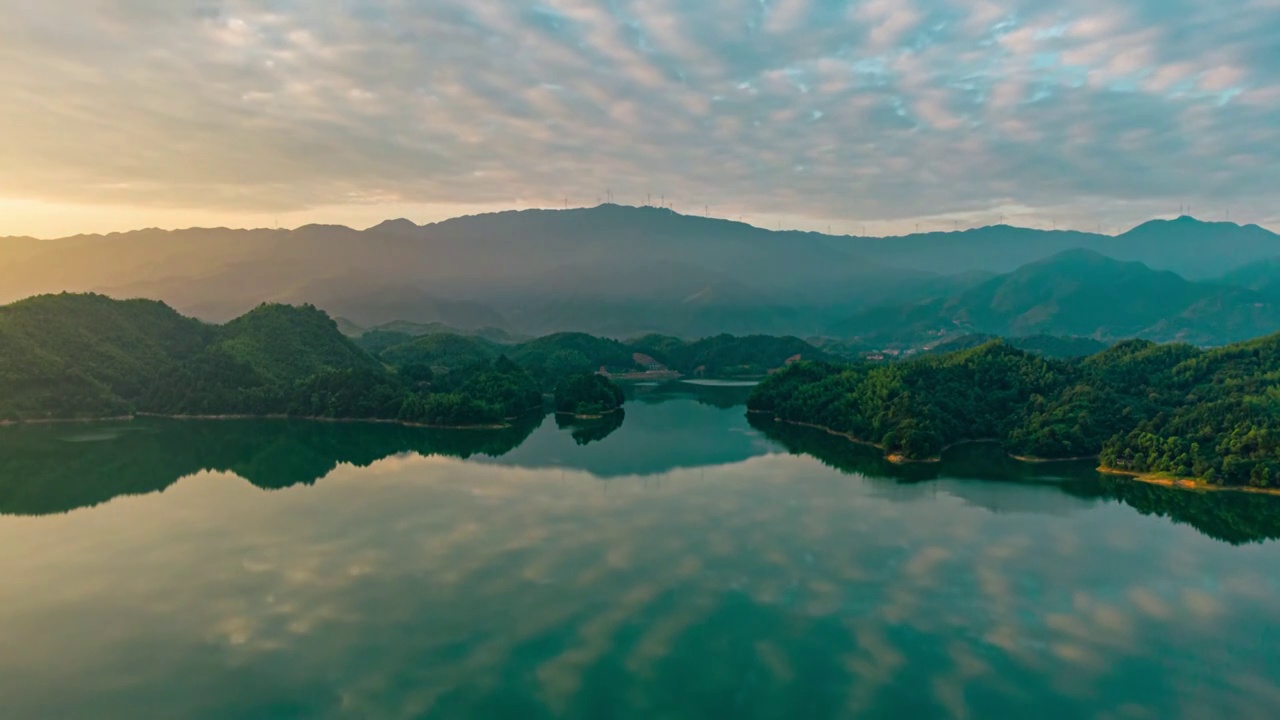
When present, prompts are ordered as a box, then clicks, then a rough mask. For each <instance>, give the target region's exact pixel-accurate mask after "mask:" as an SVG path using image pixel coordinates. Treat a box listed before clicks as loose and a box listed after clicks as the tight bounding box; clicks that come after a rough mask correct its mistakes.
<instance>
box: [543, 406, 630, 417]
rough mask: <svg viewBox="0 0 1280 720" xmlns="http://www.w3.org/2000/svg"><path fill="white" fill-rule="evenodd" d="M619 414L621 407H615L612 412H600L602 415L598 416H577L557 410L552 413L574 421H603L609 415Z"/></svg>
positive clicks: (576, 414)
mask: <svg viewBox="0 0 1280 720" xmlns="http://www.w3.org/2000/svg"><path fill="white" fill-rule="evenodd" d="M620 412H622V408H621V407H616V408H614V409H612V410H606V411H605V412H602V413H600V414H599V415H579V414H578V413H571V412H564V411H561V410H557V411H555V413H554V414H555V415H564V416H567V417H571V418H573V419H574V420H603V419H605V418H606V417H608V416H610V415H613V414H615V413H620Z"/></svg>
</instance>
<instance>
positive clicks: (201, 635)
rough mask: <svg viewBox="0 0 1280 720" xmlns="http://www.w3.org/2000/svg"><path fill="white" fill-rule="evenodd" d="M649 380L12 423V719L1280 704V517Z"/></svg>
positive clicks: (8, 456) (1, 541)
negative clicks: (304, 415) (439, 410)
mask: <svg viewBox="0 0 1280 720" xmlns="http://www.w3.org/2000/svg"><path fill="white" fill-rule="evenodd" d="M634 392H635V393H637V396H636V397H635V398H633V400H632V401H631V402H629V403H628V405H627V408H626V414H625V417H624V418H622V419H621V422H620V423H618V422H615V421H610V422H609V424H606V425H604V426H599V425H597V426H591V425H590V424H589V423H588V424H574V423H568V424H564V423H557V422H556V421H555V420H553V419H552V418H546V419H544V420H542V421H541V422H540V423H539V422H538V421H532V422H530V423H528V424H525V425H522V426H521V427H517V428H514V429H512V430H510V431H506V432H503V433H496V434H495V433H480V432H461V431H458V432H445V431H424V430H410V429H405V428H396V427H392V426H377V425H339V424H323V423H298V422H284V421H271V422H265V421H263V422H247V421H246V422H242V421H226V422H173V421H158V420H156V421H146V422H141V421H139V422H135V423H127V424H103V425H93V426H75V425H62V426H46V427H36V428H2V429H0V570H3V572H4V576H5V577H6V578H7V580H6V582H4V583H2V584H0V717H4V718H22V719H25V718H180V717H181V718H289V717H299V718H313V717H314V718H374V717H390V718H501V719H506V718H512V719H514V718H520V719H525V718H535V719H536V718H864V717H869V718H879V717H885V718H1020V717H1034V718H1100V719H1101V718H1228V717H1230V718H1272V717H1276V716H1277V708H1280V685H1278V684H1277V678H1280V603H1277V599H1278V598H1280V585H1278V583H1280V544H1277V543H1276V542H1275V541H1274V538H1275V537H1277V536H1280V530H1278V528H1280V503H1278V502H1276V500H1275V499H1273V498H1265V497H1256V496H1225V495H1217V496H1203V495H1196V494H1190V493H1178V492H1174V491H1169V490H1165V489H1162V488H1155V487H1150V486H1144V485H1139V484H1135V483H1132V482H1129V481H1121V480H1114V479H1106V478H1100V477H1099V476H1097V475H1096V474H1095V473H1093V472H1092V470H1091V469H1090V468H1089V466H1088V465H1087V464H1086V465H1079V464H1077V465H1066V466H1027V465H1021V464H1017V463H1011V462H1009V461H1007V460H1006V459H1004V458H1002V457H1000V456H999V454H998V453H996V452H995V451H994V449H993V448H990V447H985V446H967V447H963V448H957V449H956V452H955V453H953V454H952V455H951V456H949V457H948V459H947V462H945V463H942V464H940V465H933V466H913V467H908V468H897V467H895V466H891V465H887V464H885V463H884V462H883V461H882V460H881V459H880V458H879V457H878V456H876V455H875V454H874V453H871V452H868V451H866V450H865V449H863V448H859V447H857V446H853V445H851V444H849V443H846V442H844V441H840V440H838V439H837V438H832V437H831V436H828V435H825V434H823V433H818V432H811V431H807V430H800V429H796V428H790V427H785V426H783V427H779V426H774V425H773V424H772V423H766V422H762V421H760V420H749V419H748V418H747V417H746V416H745V413H744V409H743V407H741V405H739V404H738V403H739V402H740V401H741V399H742V398H741V392H742V389H737V390H735V389H732V388H690V387H688V386H685V387H676V388H673V387H670V386H664V387H659V388H636V389H635V391H634ZM735 393H737V394H735Z"/></svg>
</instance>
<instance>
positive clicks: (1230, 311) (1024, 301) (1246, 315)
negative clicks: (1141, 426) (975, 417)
mask: <svg viewBox="0 0 1280 720" xmlns="http://www.w3.org/2000/svg"><path fill="white" fill-rule="evenodd" d="M1277 329H1280V302H1276V301H1275V298H1273V297H1268V296H1266V295H1263V294H1261V293H1258V292H1255V291H1253V290H1250V289H1247V288H1244V287H1235V286H1229V285H1224V284H1219V283H1207V282H1191V281H1189V280H1186V279H1184V278H1182V277H1180V276H1178V275H1175V274H1174V273H1172V272H1168V271H1157V270H1153V269H1151V268H1150V267H1147V266H1146V265H1143V264H1142V263H1138V262H1121V261H1119V260H1114V259H1111V258H1108V257H1104V256H1102V255H1099V254H1098V253H1096V252H1091V251H1088V250H1070V251H1067V252H1064V253H1060V254H1058V255H1055V256H1053V257H1051V258H1048V259H1045V260H1042V261H1039V262H1035V263H1032V264H1030V265H1026V266H1024V267H1021V268H1019V269H1018V270H1016V271H1014V272H1011V273H1008V274H1005V275H1000V276H997V277H994V278H991V279H989V280H986V281H983V282H980V283H978V284H976V285H974V286H972V287H969V288H967V289H964V290H962V291H959V292H955V293H953V294H950V295H946V296H939V297H933V298H926V299H921V300H919V301H917V302H913V303H910V304H904V305H891V306H883V307H878V308H871V309H868V310H864V311H861V312H859V313H857V314H855V315H853V316H851V317H850V318H848V319H847V320H845V321H843V322H841V323H838V324H836V325H835V326H833V328H832V330H831V332H832V334H833V335H835V336H837V337H850V338H861V339H862V340H863V341H864V342H867V343H892V342H919V341H920V340H922V339H927V338H931V337H939V336H948V335H954V334H971V333H985V334H990V335H998V336H1001V337H1018V336H1029V335H1058V336H1075V337H1090V338H1094V339H1099V340H1104V341H1116V340H1121V339H1127V338H1135V337H1139V338H1146V339H1149V340H1155V341H1160V342H1171V341H1178V342H1189V343H1194V344H1198V345H1220V344H1225V343H1229V342H1239V341H1242V340H1245V339H1248V338H1252V337H1257V336H1259V335H1263V334H1267V333H1271V332H1275V331H1276V330H1277Z"/></svg>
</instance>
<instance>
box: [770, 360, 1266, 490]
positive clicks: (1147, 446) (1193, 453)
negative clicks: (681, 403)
mask: <svg viewBox="0 0 1280 720" xmlns="http://www.w3.org/2000/svg"><path fill="white" fill-rule="evenodd" d="M749 407H750V408H751V409H752V410H755V411H758V412H764V413H770V414H772V415H773V416H775V417H777V418H780V419H782V420H789V421H794V422H802V423H809V424H815V425H819V426H822V427H825V428H828V429H831V430H834V431H837V432H841V433H847V434H849V435H851V436H853V437H856V438H858V439H861V440H865V441H867V442H873V443H876V444H878V445H881V446H882V447H883V448H884V450H885V451H886V452H888V453H891V454H897V455H901V456H902V457H904V458H907V459H928V458H933V457H936V456H937V455H938V454H939V453H940V452H941V451H942V449H943V448H944V447H946V446H948V445H951V444H953V443H956V442H961V441H965V440H980V439H992V440H999V441H1000V442H1002V443H1003V444H1004V446H1005V448H1006V450H1008V451H1009V452H1011V453H1014V454H1016V455H1029V456H1035V457H1042V458H1066V457H1078V456H1094V455H1101V457H1102V461H1103V463H1104V464H1105V465H1107V466H1109V467H1112V468H1115V469H1119V470H1125V471H1131V472H1137V473H1167V474H1170V475H1176V476H1183V477H1196V478H1202V479H1204V480H1206V481H1208V482H1211V483H1220V484H1225V485H1251V486H1255V487H1277V486H1280V335H1275V336H1271V337H1267V338H1262V339H1259V340H1254V341H1250V342H1247V343H1241V344H1238V345H1232V346H1228V347H1226V348H1221V349H1217V350H1211V351H1202V350H1198V349H1196V348H1193V347H1191V346H1188V345H1156V344H1154V343H1150V342H1146V341H1128V342H1124V343H1120V344H1118V345H1116V346H1115V347H1112V348H1110V349H1108V350H1106V351H1104V352H1102V353H1098V354H1096V355H1093V356H1090V357H1088V358H1084V359H1080V360H1070V361H1061V360H1050V359H1046V358H1041V357H1038V356H1035V355H1032V354H1030V353H1027V352H1025V351H1021V350H1017V349H1015V348H1012V347H1009V346H1008V345H1005V344H1003V343H999V342H993V343H989V344H986V345H983V346H981V347H978V348H975V349H971V350H965V351H961V352H957V353H952V354H948V355H940V356H931V357H922V358H918V359H915V360H910V361H906V362H901V363H894V364H889V365H865V364H855V365H839V364H829V363H801V364H798V365H795V366H792V367H790V368H787V369H786V370H784V371H782V372H779V373H777V374H775V375H773V376H771V377H770V378H769V379H768V380H766V381H765V382H764V383H762V384H761V385H760V386H759V387H757V388H756V391H755V392H754V393H753V394H752V397H751V400H750V402H749Z"/></svg>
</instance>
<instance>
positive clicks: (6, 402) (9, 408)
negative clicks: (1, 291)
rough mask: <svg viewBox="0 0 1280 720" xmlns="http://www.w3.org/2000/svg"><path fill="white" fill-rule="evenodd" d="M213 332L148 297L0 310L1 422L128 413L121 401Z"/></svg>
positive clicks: (45, 301) (47, 301)
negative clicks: (20, 419) (146, 298)
mask: <svg viewBox="0 0 1280 720" xmlns="http://www.w3.org/2000/svg"><path fill="white" fill-rule="evenodd" d="M214 333H215V329H214V328H213V327H212V326H207V325H204V324H203V323H200V322H198V321H196V320H191V319H189V318H184V317H182V316H181V315H179V314H178V313H176V312H174V311H173V310H172V309H170V308H169V307H168V306H166V305H164V304H162V303H158V302H152V301H149V300H128V301H118V300H111V299H110V298H106V297H103V296H101V295H71V294H62V295H47V296H43V297H36V298H31V299H28V300H24V301H22V302H18V303H14V304H12V305H8V306H5V307H0V420H4V419H10V420H14V419H19V418H31V419H37V418H58V417H101V416H107V415H121V414H126V413H128V412H129V411H130V409H131V407H130V403H129V402H128V401H127V400H125V398H131V397H137V396H140V395H141V394H142V393H143V392H144V391H145V390H146V389H147V387H148V386H149V385H150V384H151V383H152V381H153V380H154V379H155V378H156V377H157V376H160V375H163V374H165V373H167V372H169V371H171V370H172V369H174V368H176V367H177V366H179V365H180V364H181V363H183V362H187V361H189V360H190V359H191V358H193V357H194V356H195V355H197V354H199V353H200V352H201V351H202V350H203V349H204V348H205V346H206V345H207V344H208V343H209V342H210V341H212V339H213V338H214Z"/></svg>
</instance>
